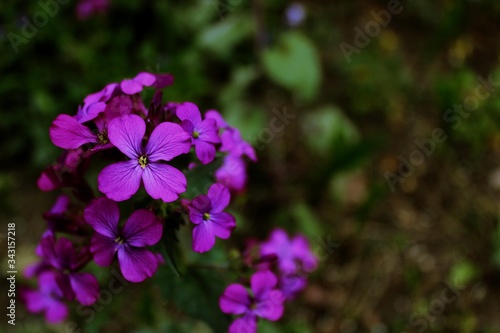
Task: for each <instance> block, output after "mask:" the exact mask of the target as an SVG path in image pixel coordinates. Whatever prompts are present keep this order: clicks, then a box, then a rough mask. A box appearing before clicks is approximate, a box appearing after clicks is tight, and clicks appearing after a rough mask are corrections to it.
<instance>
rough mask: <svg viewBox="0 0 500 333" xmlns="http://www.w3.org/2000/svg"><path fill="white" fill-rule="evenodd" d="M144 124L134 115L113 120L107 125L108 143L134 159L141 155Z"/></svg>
mask: <svg viewBox="0 0 500 333" xmlns="http://www.w3.org/2000/svg"><path fill="white" fill-rule="evenodd" d="M145 133H146V123H145V122H144V120H143V119H142V118H141V117H139V116H138V115H135V114H130V115H126V116H121V117H118V118H115V119H113V120H112V121H111V122H110V123H109V125H108V137H109V141H111V143H112V144H113V145H114V146H115V147H116V148H118V149H120V151H121V152H122V153H124V154H125V155H127V156H128V157H130V158H132V159H134V158H138V157H139V156H140V155H141V154H142V138H143V137H144V134H145Z"/></svg>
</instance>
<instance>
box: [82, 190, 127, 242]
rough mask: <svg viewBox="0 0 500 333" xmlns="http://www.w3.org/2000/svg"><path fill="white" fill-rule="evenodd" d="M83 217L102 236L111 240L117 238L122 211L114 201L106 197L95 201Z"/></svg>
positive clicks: (86, 209)
mask: <svg viewBox="0 0 500 333" xmlns="http://www.w3.org/2000/svg"><path fill="white" fill-rule="evenodd" d="M83 216H84V217H85V221H87V223H88V224H90V226H91V227H92V228H93V229H94V230H95V231H97V232H98V233H100V234H101V235H104V236H107V237H108V238H111V239H115V238H116V237H117V235H118V221H119V220H120V210H119V208H118V205H117V204H116V202H114V201H113V200H110V199H108V198H106V197H101V198H99V199H95V200H93V201H92V202H91V203H90V204H89V205H88V206H87V208H85V210H84V212H83Z"/></svg>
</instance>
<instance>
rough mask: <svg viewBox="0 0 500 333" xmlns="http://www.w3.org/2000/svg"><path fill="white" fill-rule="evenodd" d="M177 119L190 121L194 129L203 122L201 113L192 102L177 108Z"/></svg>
mask: <svg viewBox="0 0 500 333" xmlns="http://www.w3.org/2000/svg"><path fill="white" fill-rule="evenodd" d="M176 112H177V117H178V118H179V119H180V120H189V121H190V122H191V123H193V125H194V127H197V125H198V123H200V122H201V113H200V110H199V109H198V107H197V106H196V105H195V104H194V103H191V102H185V103H182V104H181V105H179V106H178V107H177V111H176Z"/></svg>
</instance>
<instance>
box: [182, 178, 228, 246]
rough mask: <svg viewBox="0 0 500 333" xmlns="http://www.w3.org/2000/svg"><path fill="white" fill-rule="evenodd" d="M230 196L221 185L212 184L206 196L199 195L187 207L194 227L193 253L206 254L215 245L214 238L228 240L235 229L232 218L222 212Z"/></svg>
mask: <svg viewBox="0 0 500 333" xmlns="http://www.w3.org/2000/svg"><path fill="white" fill-rule="evenodd" d="M230 200H231V195H230V194H229V190H228V189H227V188H226V187H225V186H224V185H221V184H213V185H212V186H210V188H209V189H208V194H207V195H204V194H202V195H199V196H197V197H195V198H194V199H193V201H191V203H190V204H189V205H188V209H189V219H190V220H191V222H193V223H194V224H195V225H196V226H195V227H194V229H193V251H195V252H200V253H203V252H206V251H208V250H210V249H211V248H212V247H213V246H214V244H215V237H216V236H217V237H219V238H221V239H228V238H229V236H230V235H231V231H232V230H233V229H234V228H235V227H236V220H235V218H234V216H232V215H231V214H229V213H226V212H224V209H225V208H226V207H227V206H228V205H229V201H230Z"/></svg>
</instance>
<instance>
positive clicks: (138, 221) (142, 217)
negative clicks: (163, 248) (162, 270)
mask: <svg viewBox="0 0 500 333" xmlns="http://www.w3.org/2000/svg"><path fill="white" fill-rule="evenodd" d="M84 216H85V220H86V221H87V223H88V224H90V225H91V226H92V228H94V230H95V231H96V233H95V234H94V236H93V237H92V241H91V247H90V251H91V252H92V253H93V255H94V260H95V262H96V263H97V264H98V265H100V266H109V265H110V264H111V262H112V261H113V259H114V257H115V254H117V256H118V262H119V264H120V270H121V272H122V274H123V276H124V277H125V279H127V280H128V281H130V282H141V281H144V280H145V279H146V278H148V277H151V276H153V275H154V273H155V272H156V269H157V268H158V263H159V261H158V258H157V256H156V255H154V254H153V253H152V252H150V251H149V250H146V249H145V248H144V247H146V246H151V245H155V244H156V243H158V241H159V240H160V239H161V234H162V230H163V226H162V224H161V223H160V221H159V220H158V218H157V217H156V216H155V215H154V214H153V213H152V212H150V211H149V210H146V209H139V210H136V211H135V212H134V213H132V215H130V217H129V219H128V220H127V222H126V223H125V225H124V226H123V228H122V229H121V230H120V229H119V228H118V222H119V219H120V211H119V209H118V205H117V204H116V203H115V202H114V201H112V200H110V199H108V198H104V197H102V198H99V199H96V200H94V201H93V202H92V203H90V205H89V206H88V207H87V208H86V209H85V212H84Z"/></svg>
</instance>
